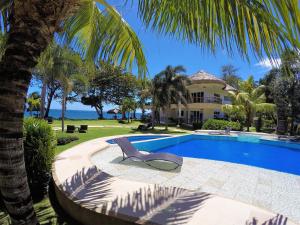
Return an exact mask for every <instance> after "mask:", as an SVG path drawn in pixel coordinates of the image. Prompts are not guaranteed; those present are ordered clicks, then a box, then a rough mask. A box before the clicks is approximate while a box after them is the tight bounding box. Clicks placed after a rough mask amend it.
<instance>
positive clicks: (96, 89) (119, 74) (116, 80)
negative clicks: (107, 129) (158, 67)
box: [81, 61, 135, 119]
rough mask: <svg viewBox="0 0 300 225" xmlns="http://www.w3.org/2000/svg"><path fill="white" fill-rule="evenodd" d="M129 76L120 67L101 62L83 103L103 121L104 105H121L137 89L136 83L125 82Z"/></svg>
mask: <svg viewBox="0 0 300 225" xmlns="http://www.w3.org/2000/svg"><path fill="white" fill-rule="evenodd" d="M128 74H129V73H127V72H126V71H125V70H124V69H122V68H121V67H119V66H115V65H112V64H110V63H107V62H103V61H101V62H99V66H98V68H97V69H96V70H95V74H94V77H93V78H92V79H91V80H90V82H89V88H88V91H87V93H85V95H84V96H83V97H82V98H81V102H82V103H83V104H85V105H90V106H91V107H94V108H95V109H96V112H97V114H98V117H99V118H100V119H103V103H114V104H116V103H117V104H118V105H120V104H121V102H122V98H125V97H128V96H129V95H130V93H131V92H132V90H131V89H133V88H134V87H135V83H134V82H123V81H125V80H126V76H127V75H128ZM123 76H125V77H123ZM130 78H132V79H133V80H135V77H134V76H130ZM128 80H129V79H128ZM126 90H127V91H126ZM120 99H121V100H120Z"/></svg>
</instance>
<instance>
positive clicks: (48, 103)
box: [44, 91, 55, 118]
mask: <svg viewBox="0 0 300 225" xmlns="http://www.w3.org/2000/svg"><path fill="white" fill-rule="evenodd" d="M54 94H55V91H50V92H49V93H48V97H47V106H46V111H45V115H44V118H48V117H49V111H50V107H51V103H52V99H53V97H54Z"/></svg>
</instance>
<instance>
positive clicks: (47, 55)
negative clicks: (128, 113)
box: [34, 44, 59, 118]
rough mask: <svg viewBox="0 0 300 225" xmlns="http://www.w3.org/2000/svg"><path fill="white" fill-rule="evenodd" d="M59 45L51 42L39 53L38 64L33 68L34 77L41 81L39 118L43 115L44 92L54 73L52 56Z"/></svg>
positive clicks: (55, 53)
mask: <svg viewBox="0 0 300 225" xmlns="http://www.w3.org/2000/svg"><path fill="white" fill-rule="evenodd" d="M58 49H59V46H56V45H55V44H51V45H49V46H48V48H47V49H46V50H45V51H44V52H43V54H41V56H40V57H39V59H38V64H37V66H36V67H35V69H34V74H35V77H36V78H38V79H39V80H41V81H42V91H41V104H40V118H44V117H45V102H46V92H47V85H48V84H49V82H50V81H51V80H52V78H53V77H55V76H56V74H54V73H53V71H54V68H53V67H54V66H55V64H54V63H53V62H54V57H55V55H57V52H58Z"/></svg>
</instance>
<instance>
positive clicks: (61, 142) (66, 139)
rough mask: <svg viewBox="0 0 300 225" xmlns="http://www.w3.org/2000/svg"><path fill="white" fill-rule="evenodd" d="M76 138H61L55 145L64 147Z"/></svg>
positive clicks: (76, 138)
mask: <svg viewBox="0 0 300 225" xmlns="http://www.w3.org/2000/svg"><path fill="white" fill-rule="evenodd" d="M78 139H79V137H77V136H62V137H58V138H57V145H66V144H69V143H71V142H72V141H76V140H78Z"/></svg>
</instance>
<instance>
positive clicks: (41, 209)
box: [0, 198, 71, 225]
mask: <svg viewBox="0 0 300 225" xmlns="http://www.w3.org/2000/svg"><path fill="white" fill-rule="evenodd" d="M34 209H35V212H36V215H37V217H38V219H39V221H40V224H41V225H50V224H51V225H59V224H60V225H63V224H66V223H65V222H63V221H61V219H60V218H59V217H58V216H57V215H56V213H55V211H54V210H53V208H52V207H51V204H50V201H49V199H48V198H45V199H43V200H42V201H40V202H38V203H36V204H34ZM0 224H2V225H9V224H10V219H9V217H8V215H7V214H5V213H3V212H0ZM70 225H71V224H70Z"/></svg>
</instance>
